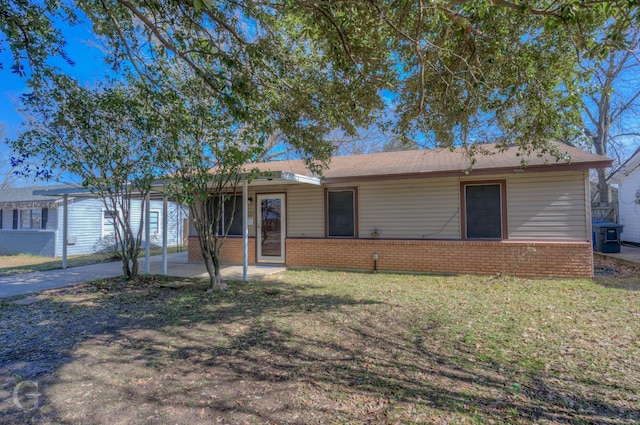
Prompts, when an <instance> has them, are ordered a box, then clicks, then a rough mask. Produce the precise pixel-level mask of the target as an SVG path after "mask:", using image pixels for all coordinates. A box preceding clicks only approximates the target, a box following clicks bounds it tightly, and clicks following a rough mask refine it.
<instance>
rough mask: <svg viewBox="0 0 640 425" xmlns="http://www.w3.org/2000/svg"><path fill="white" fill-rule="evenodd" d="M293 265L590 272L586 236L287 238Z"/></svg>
mask: <svg viewBox="0 0 640 425" xmlns="http://www.w3.org/2000/svg"><path fill="white" fill-rule="evenodd" d="M286 250H287V252H286V262H287V265H288V266H291V267H296V266H297V267H320V268H335V269H355V270H373V253H374V252H377V253H378V265H377V268H378V270H379V271H402V272H426V273H453V274H495V273H504V274H508V275H514V276H537V277H591V276H592V275H593V256H592V252H591V244H590V243H589V242H510V241H497V242H489V241H487V242H472V241H411V240H363V239H350V240H345V239H287V245H286Z"/></svg>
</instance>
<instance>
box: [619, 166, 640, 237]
mask: <svg viewBox="0 0 640 425" xmlns="http://www.w3.org/2000/svg"><path fill="white" fill-rule="evenodd" d="M638 191H640V168H636V169H635V170H633V171H632V172H631V173H629V175H627V176H624V177H621V179H620V181H619V182H618V216H619V217H620V224H622V225H624V227H623V229H622V235H621V236H622V240H623V241H626V242H634V243H640V203H638V202H636V199H637V198H636V192H638ZM638 201H639V202H640V200H638Z"/></svg>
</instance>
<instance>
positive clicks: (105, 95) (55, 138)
mask: <svg viewBox="0 0 640 425" xmlns="http://www.w3.org/2000/svg"><path fill="white" fill-rule="evenodd" d="M22 112H23V113H24V114H25V117H26V118H27V120H28V125H27V127H26V129H25V131H23V132H22V133H21V134H20V135H19V137H18V138H17V139H16V140H14V141H13V147H14V148H15V149H16V150H17V151H19V152H23V153H25V154H27V155H29V156H32V157H37V158H41V159H42V161H43V162H42V164H41V165H40V166H42V167H51V168H56V169H60V170H62V171H64V172H70V173H72V174H74V175H76V176H78V177H80V178H81V179H82V184H83V185H84V186H85V187H87V188H89V189H90V190H91V191H92V192H93V193H94V194H95V195H97V196H98V197H99V198H100V199H101V200H102V201H103V203H104V207H105V209H106V210H107V211H115V212H116V214H115V217H114V218H115V220H114V221H115V226H114V232H115V235H114V236H115V242H116V245H117V250H118V253H119V255H120V257H121V259H122V269H123V274H124V276H125V277H126V278H127V279H132V278H134V277H135V276H136V275H137V273H138V255H139V253H140V249H141V244H142V231H143V229H144V216H145V207H146V204H145V203H141V205H142V207H141V215H140V222H139V223H138V225H137V226H133V223H132V216H131V205H132V202H136V201H134V198H136V197H138V196H139V198H138V199H137V202H140V198H143V199H144V198H145V197H146V196H147V194H148V193H149V191H150V188H151V182H152V181H153V179H154V178H155V177H156V173H157V172H158V170H157V168H156V167H155V166H154V163H155V157H154V155H155V154H156V145H157V143H158V140H157V139H156V138H155V137H153V136H152V134H153V133H152V130H153V129H155V128H156V127H157V116H156V114H155V113H152V112H153V111H150V110H149V109H148V108H147V106H146V104H144V103H142V102H141V101H140V98H139V97H136V95H135V92H134V91H133V90H132V89H130V88H128V87H126V86H123V85H121V84H117V83H113V82H112V83H111V84H105V85H104V86H102V85H101V86H99V87H97V88H96V89H85V88H82V87H80V86H78V84H77V82H75V81H74V80H72V79H69V78H66V77H60V76H59V77H57V78H56V79H55V81H52V82H51V83H50V84H48V85H46V86H40V87H39V88H38V90H36V91H34V92H33V93H32V94H30V95H29V96H27V97H25V99H24V106H23V109H22ZM135 227H137V230H134V228H135Z"/></svg>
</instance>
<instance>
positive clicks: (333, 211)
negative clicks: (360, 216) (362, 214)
mask: <svg viewBox="0 0 640 425" xmlns="http://www.w3.org/2000/svg"><path fill="white" fill-rule="evenodd" d="M356 194H357V191H356V189H327V191H326V196H325V199H326V208H325V210H326V234H327V236H328V237H337V238H340V237H342V238H355V237H356V236H357V235H356V229H357V224H356V216H357V213H356V211H357V209H356V198H357V196H356Z"/></svg>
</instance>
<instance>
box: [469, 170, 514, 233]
mask: <svg viewBox="0 0 640 425" xmlns="http://www.w3.org/2000/svg"><path fill="white" fill-rule="evenodd" d="M504 186H505V185H504V182H486V183H485V182H483V183H466V184H465V183H463V185H462V199H463V205H464V209H463V211H464V215H463V223H462V224H463V235H464V237H465V238H466V239H504V238H505V237H506V224H505V220H506V217H505V215H506V214H505V208H504V190H505V189H504Z"/></svg>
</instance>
